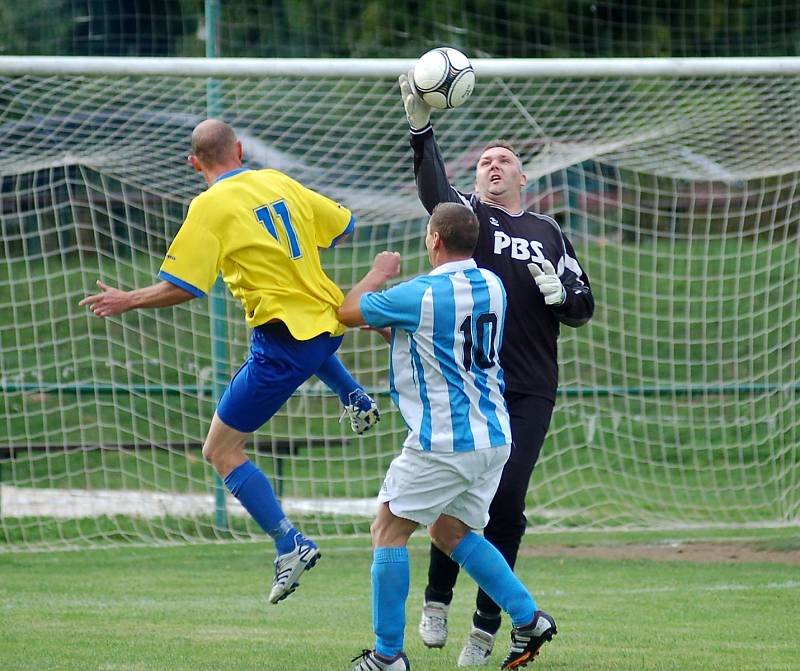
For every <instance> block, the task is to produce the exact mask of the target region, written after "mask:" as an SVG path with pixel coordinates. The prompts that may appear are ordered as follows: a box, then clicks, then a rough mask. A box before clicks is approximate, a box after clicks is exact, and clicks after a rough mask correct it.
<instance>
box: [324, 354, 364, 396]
mask: <svg viewBox="0 0 800 671" xmlns="http://www.w3.org/2000/svg"><path fill="white" fill-rule="evenodd" d="M315 374H316V376H317V377H318V378H319V379H320V380H322V381H323V382H324V383H325V384H326V385H327V386H328V387H330V389H332V390H333V391H334V392H336V395H337V396H338V397H339V400H340V401H341V402H342V405H347V404H348V403H349V402H350V394H351V393H352V392H354V391H355V390H356V389H361V388H362V387H361V385H360V384H358V382H356V381H355V379H354V378H353V376H352V375H350V371H348V370H347V368H345V367H344V364H343V363H342V362H341V361H340V360H339V357H338V356H336V355H335V354H331V355H330V356H329V357H328V358H327V359H325V361H324V363H323V364H322V365H321V366H320V367H319V369H318V370H317V372H316V373H315Z"/></svg>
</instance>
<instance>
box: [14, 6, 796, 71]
mask: <svg viewBox="0 0 800 671" xmlns="http://www.w3.org/2000/svg"><path fill="white" fill-rule="evenodd" d="M220 7H221V11H222V16H221V26H220V36H219V42H220V47H221V55H222V56H228V57H231V56H251V57H270V56H280V57H297V56H308V57H349V58H357V57H393V56H396V57H415V56H417V55H419V54H420V53H421V52H422V51H424V50H426V49H428V48H431V47H434V46H439V45H442V44H446V45H451V46H456V47H461V48H463V49H465V50H467V51H468V53H470V54H472V55H474V56H491V57H511V58H521V57H576V56H584V57H596V56H604V57H615V56H616V57H619V56H631V57H636V56H769V55H776V56H788V55H793V54H797V53H799V52H800V5H798V4H797V3H795V2H791V1H790V0H777V1H775V2H768V3H763V2H757V1H756V0H736V1H733V2H729V1H727V0H711V1H709V0H670V1H665V0H639V1H638V2H619V1H617V0H605V1H602V0H601V1H597V0H568V1H565V0H539V1H538V2H530V1H529V0H440V1H439V2H436V3H425V2H419V1H418V0H398V1H396V2H391V3H387V2H384V1H383V0H367V1H363V0H271V1H270V2H263V1H261V0H225V1H224V2H221V3H220ZM203 9H204V3H203V2H202V0H150V1H149V2H141V1H137V0H59V1H57V2H49V1H45V0H7V1H6V2H4V3H3V5H2V7H0V53H6V54H11V53H30V54H38V53H42V54H62V55H67V54H74V55H125V56H134V55H137V56H162V55H171V56H178V55H180V56H202V55H204V53H205V45H204V37H203V35H202V34H200V33H201V32H202V30H204V25H205V22H204V18H203Z"/></svg>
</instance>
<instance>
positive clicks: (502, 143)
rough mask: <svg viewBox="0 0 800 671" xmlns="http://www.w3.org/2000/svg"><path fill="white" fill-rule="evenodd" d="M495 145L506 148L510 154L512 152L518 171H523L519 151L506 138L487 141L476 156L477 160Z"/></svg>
mask: <svg viewBox="0 0 800 671" xmlns="http://www.w3.org/2000/svg"><path fill="white" fill-rule="evenodd" d="M495 147H501V148H502V149H508V151H510V152H511V153H512V154H514V157H515V158H516V159H517V167H518V168H519V171H520V172H524V170H523V167H522V159H521V158H520V155H519V153H518V152H517V150H516V149H515V148H514V145H513V144H511V143H510V142H508V141H506V140H500V139H497V140H492V141H491V142H489V143H488V144H487V145H486V146H485V147H484V148H483V149H481V153H480V154H479V156H478V160H479V161H480V157H481V156H483V155H484V154H485V153H486V152H487V151H489V150H490V149H494V148H495Z"/></svg>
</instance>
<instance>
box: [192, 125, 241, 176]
mask: <svg viewBox="0 0 800 671" xmlns="http://www.w3.org/2000/svg"><path fill="white" fill-rule="evenodd" d="M235 151H236V133H235V132H234V130H233V128H231V127H230V126H229V125H228V124H227V123H225V122H224V121H219V120H218V119H208V120H206V121H204V122H203V123H201V124H198V126H197V127H196V128H195V129H194V130H193V131H192V153H193V154H194V155H195V156H196V157H197V160H198V161H200V163H202V164H203V165H204V166H211V165H219V164H220V163H224V162H225V161H226V160H227V159H229V158H230V156H231V153H232V152H235Z"/></svg>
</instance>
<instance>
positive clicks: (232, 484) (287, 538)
mask: <svg viewBox="0 0 800 671" xmlns="http://www.w3.org/2000/svg"><path fill="white" fill-rule="evenodd" d="M225 486H226V487H227V488H228V489H229V490H230V492H231V494H233V495H234V496H235V497H236V498H237V499H238V500H239V503H241V504H242V506H244V509H245V510H246V511H247V512H248V513H250V516H251V517H252V518H253V519H254V520H255V521H256V522H258V526H260V527H261V528H262V529H263V530H264V531H265V532H266V533H268V534H269V535H270V536H272V539H273V540H274V541H275V549H276V550H277V551H278V554H286V553H287V552H291V551H292V550H293V549H294V546H295V537H296V536H297V529H295V528H294V527H293V526H292V523H291V522H290V521H289V520H288V519H287V517H286V515H284V514H283V510H282V509H281V504H280V503H278V499H277V498H275V492H273V491H272V487H271V486H270V484H269V480H268V479H267V476H266V475H264V473H263V471H261V470H260V469H259V468H258V466H256V465H255V464H254V463H253V462H252V461H249V460H248V461H245V462H244V463H243V464H242V465H241V466H237V467H236V468H234V469H233V470H232V471H231V472H230V473H228V475H227V476H226V477H225Z"/></svg>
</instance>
